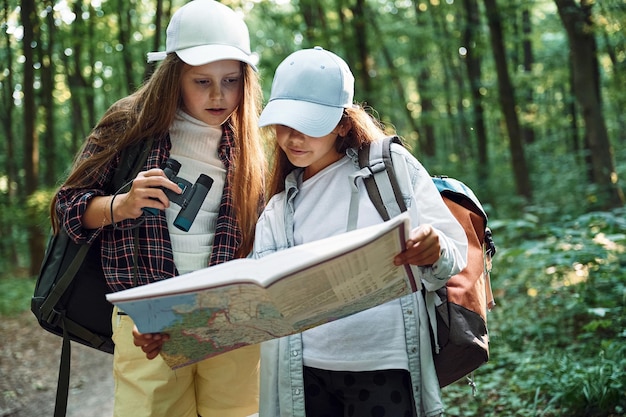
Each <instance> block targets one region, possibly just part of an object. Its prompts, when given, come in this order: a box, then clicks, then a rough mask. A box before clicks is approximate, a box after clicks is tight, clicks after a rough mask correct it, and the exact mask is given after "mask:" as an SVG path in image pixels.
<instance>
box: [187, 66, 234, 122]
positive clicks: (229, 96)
mask: <svg viewBox="0 0 626 417" xmlns="http://www.w3.org/2000/svg"><path fill="white" fill-rule="evenodd" d="M242 86H243V73H242V69H241V63H240V62H239V61H236V60H223V61H215V62H209V63H208V64H205V65H200V66H197V67H193V66H191V65H185V68H184V69H183V72H182V78H181V88H182V94H183V106H184V107H183V110H184V111H185V112H186V113H188V114H189V115H191V116H193V117H195V118H196V119H198V120H201V121H203V122H204V123H206V124H208V125H211V126H220V125H221V124H222V123H224V122H225V121H226V119H228V117H229V116H230V115H231V114H232V113H233V111H235V109H236V108H237V106H238V105H239V102H240V101H241V95H242Z"/></svg>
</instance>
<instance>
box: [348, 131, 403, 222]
mask: <svg viewBox="0 0 626 417" xmlns="http://www.w3.org/2000/svg"><path fill="white" fill-rule="evenodd" d="M392 143H398V144H400V145H401V144H402V142H401V141H400V138H398V137H397V136H389V137H386V138H384V139H383V140H380V141H376V142H373V143H371V144H369V146H367V145H366V146H364V147H363V149H361V151H360V152H359V165H360V166H361V167H362V168H363V167H367V168H368V169H369V171H370V172H371V175H370V176H369V177H367V178H365V177H364V178H363V182H364V183H365V188H366V189H367V193H368V194H369V196H370V199H371V200H372V202H373V203H374V206H375V207H376V209H377V210H378V212H379V213H380V215H381V217H382V218H383V220H389V219H390V218H392V217H394V216H397V215H398V214H400V213H402V212H404V211H406V205H405V204H404V199H403V198H402V193H401V192H400V186H399V184H398V180H397V178H396V175H395V171H394V169H393V162H392V160H391V144H392Z"/></svg>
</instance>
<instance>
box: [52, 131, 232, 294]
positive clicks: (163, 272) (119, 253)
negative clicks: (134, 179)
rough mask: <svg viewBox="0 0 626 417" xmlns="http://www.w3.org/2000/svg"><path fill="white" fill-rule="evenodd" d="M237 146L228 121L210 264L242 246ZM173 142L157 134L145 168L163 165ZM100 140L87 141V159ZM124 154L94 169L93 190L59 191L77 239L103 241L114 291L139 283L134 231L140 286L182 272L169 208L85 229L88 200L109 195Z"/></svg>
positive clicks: (65, 223)
mask: <svg viewBox="0 0 626 417" xmlns="http://www.w3.org/2000/svg"><path fill="white" fill-rule="evenodd" d="M234 146H235V141H234V137H233V131H232V129H231V128H230V126H228V125H227V124H224V127H223V129H222V140H221V142H220V146H219V148H218V156H219V158H220V160H221V161H222V162H223V163H224V166H225V167H226V182H225V184H224V191H223V193H222V199H221V203H220V208H219V213H218V218H217V224H216V230H215V239H214V242H213V250H212V252H211V257H210V259H209V264H208V265H207V266H211V265H215V264H219V263H222V262H226V261H229V260H231V259H233V258H234V256H235V252H236V250H237V248H238V247H239V246H240V245H241V241H242V238H241V230H240V228H239V227H238V225H237V221H236V219H235V212H234V206H233V199H232V189H231V184H230V181H229V178H230V174H231V169H232V168H233V167H232V164H231V156H232V155H231V152H232V150H233V148H234ZM171 147H172V145H171V142H170V138H169V135H164V137H162V138H160V139H156V140H155V141H154V143H153V145H152V150H151V151H150V153H149V155H148V158H147V160H146V163H145V165H144V167H143V169H142V170H143V171H146V170H149V169H152V168H160V167H162V166H164V163H165V161H166V160H167V158H168V157H169V154H170V149H171ZM97 150H98V148H97V146H95V145H88V146H87V147H86V149H85V151H84V153H83V157H85V158H88V157H89V156H90V155H93V154H94V153H95V152H97ZM120 156H121V155H120V154H119V153H118V155H117V156H116V158H115V161H113V163H112V164H111V165H109V166H108V167H107V168H104V169H103V170H102V171H101V172H97V173H96V174H95V184H94V186H93V188H90V189H71V188H67V187H63V188H61V189H60V190H59V192H58V200H57V204H56V210H57V214H58V216H59V219H60V222H61V227H63V229H64V230H65V231H66V232H67V234H68V235H69V236H70V238H71V239H72V240H74V241H75V242H77V243H85V242H88V243H93V242H95V241H96V240H98V239H99V240H100V242H101V253H102V269H103V271H104V276H105V277H106V280H107V283H108V285H109V288H110V289H111V291H121V290H124V289H127V288H131V287H132V286H133V285H135V284H134V280H135V278H134V274H135V268H134V267H135V262H134V260H133V258H134V256H135V255H134V250H135V243H134V242H135V234H137V239H138V242H139V245H138V248H137V264H138V265H137V277H136V281H135V283H136V285H145V284H148V283H151V282H155V281H159V280H162V279H166V278H171V277H173V276H175V275H177V274H178V272H177V270H176V266H175V265H174V254H173V252H172V245H171V241H170V235H169V231H168V227H167V220H166V218H165V212H163V211H160V212H159V214H158V215H156V216H152V215H150V216H145V219H144V222H143V223H142V224H141V225H139V226H138V227H137V228H136V229H131V228H130V227H131V226H132V225H134V224H135V223H136V220H133V219H128V220H124V221H121V222H118V223H117V228H114V227H113V226H106V227H104V228H102V229H86V228H84V227H83V226H82V222H81V218H82V215H83V214H84V213H85V210H86V209H87V204H88V203H89V201H90V200H91V199H92V198H93V197H96V196H101V195H106V194H107V193H106V192H105V189H106V184H108V183H109V182H110V181H111V179H112V178H113V174H114V172H115V169H116V167H117V166H118V165H119V162H120Z"/></svg>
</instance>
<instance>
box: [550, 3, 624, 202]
mask: <svg viewBox="0 0 626 417" xmlns="http://www.w3.org/2000/svg"><path fill="white" fill-rule="evenodd" d="M555 3H556V5H557V8H558V11H559V16H560V18H561V21H562V22H563V26H564V27H565V30H566V31H567V37H568V40H569V44H570V59H571V64H572V65H571V68H572V71H573V74H572V75H573V80H574V81H573V82H574V94H575V95H576V100H577V102H578V104H579V106H580V110H581V113H582V117H583V121H584V123H585V143H586V144H587V146H588V147H589V156H590V159H591V171H592V176H593V184H594V185H595V186H596V187H597V191H598V192H597V195H596V196H594V197H595V199H596V201H595V202H594V203H595V204H594V206H596V207H598V208H600V209H604V210H608V209H611V208H616V207H622V206H623V205H624V194H623V193H622V191H621V189H620V187H619V186H618V179H617V173H616V171H615V165H614V162H613V152H612V149H611V144H610V141H609V135H608V131H607V128H606V124H605V121H604V116H603V114H602V98H601V96H600V88H599V68H598V57H597V46H596V40H595V37H594V31H593V27H594V22H593V19H592V16H591V8H592V7H593V3H594V2H593V1H592V0H581V2H580V5H577V4H576V2H575V1H574V0H555Z"/></svg>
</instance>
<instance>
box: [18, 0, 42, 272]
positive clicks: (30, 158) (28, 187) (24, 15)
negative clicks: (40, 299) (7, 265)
mask: <svg viewBox="0 0 626 417" xmlns="http://www.w3.org/2000/svg"><path fill="white" fill-rule="evenodd" d="M20 18H21V20H22V25H23V27H24V37H23V38H22V44H23V53H24V65H23V68H24V83H23V88H24V108H23V109H24V120H23V125H24V172H25V186H24V193H23V194H22V195H21V196H20V197H21V198H22V199H26V198H27V197H28V196H30V195H32V194H33V193H34V192H35V191H37V186H38V176H39V175H38V174H39V145H38V138H37V132H36V130H35V126H36V123H35V122H36V119H37V109H36V106H35V89H34V82H35V69H34V60H33V57H34V53H33V47H32V45H34V44H36V43H38V41H39V39H35V32H36V31H37V32H38V28H39V23H38V20H37V11H36V9H35V2H34V0H22V1H21V2H20ZM27 233H28V248H29V254H30V272H29V275H31V276H35V275H37V273H38V272H39V266H40V265H41V262H42V260H43V255H44V242H43V235H42V233H41V229H40V228H39V227H38V226H37V225H36V224H35V222H28V232H27Z"/></svg>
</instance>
